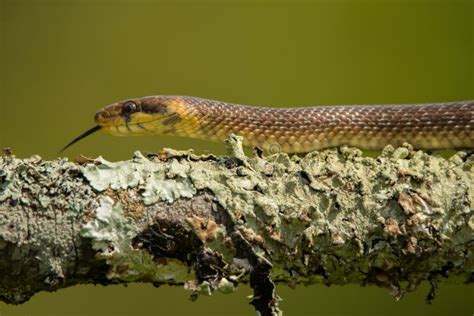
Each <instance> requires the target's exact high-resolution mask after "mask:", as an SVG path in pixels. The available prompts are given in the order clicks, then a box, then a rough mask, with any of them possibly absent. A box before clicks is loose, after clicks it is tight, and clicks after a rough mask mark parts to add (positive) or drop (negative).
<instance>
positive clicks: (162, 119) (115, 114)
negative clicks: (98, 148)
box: [95, 96, 180, 136]
mask: <svg viewBox="0 0 474 316" xmlns="http://www.w3.org/2000/svg"><path fill="white" fill-rule="evenodd" d="M173 105H174V100H173V99H172V98H170V97H166V96H152V97H143V98H137V99H129V100H125V101H121V102H117V103H113V104H111V105H108V106H106V107H104V108H103V109H101V110H100V111H99V112H97V114H96V115H95V121H96V123H97V125H98V126H100V127H101V129H102V130H103V131H104V132H105V133H107V134H110V135H115V136H131V135H144V134H166V132H167V131H168V130H170V126H171V125H173V123H175V122H176V121H179V120H180V116H179V114H178V113H176V112H175V111H174V110H173V108H174V107H173Z"/></svg>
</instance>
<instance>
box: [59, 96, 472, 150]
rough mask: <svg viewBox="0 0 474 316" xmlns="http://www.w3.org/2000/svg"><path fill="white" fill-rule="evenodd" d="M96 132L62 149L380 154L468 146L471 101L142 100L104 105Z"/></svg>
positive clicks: (167, 97)
mask: <svg viewBox="0 0 474 316" xmlns="http://www.w3.org/2000/svg"><path fill="white" fill-rule="evenodd" d="M95 121H96V123H97V126H95V127H93V128H92V129H90V130H88V131H86V132H85V133H84V134H82V135H80V136H79V137H77V138H76V139H74V140H73V141H72V142H71V143H69V144H68V145H66V147H64V149H66V148H67V147H69V146H71V145H72V144H74V143H75V142H77V141H79V140H80V139H82V138H84V137H86V136H87V135H89V134H91V133H93V132H95V131H98V130H102V131H104V132H105V133H107V134H111V135H116V136H130V135H174V136H183V137H191V138H197V139H205V140H211V141H223V140H225V139H226V138H227V137H228V135H229V134H231V133H233V134H236V135H241V136H243V139H244V145H245V146H257V147H259V148H261V149H263V150H266V151H268V152H279V151H282V152H287V153H306V152H309V151H313V150H320V149H324V148H329V147H335V146H342V145H348V146H354V147H359V148H361V149H369V150H380V149H382V148H383V147H385V146H386V145H389V144H390V145H393V146H399V145H401V144H402V143H404V142H408V143H410V144H412V145H413V146H414V147H415V148H418V149H462V148H473V147H474V101H461V102H449V103H432V104H414V105H383V106H381V105H348V106H317V107H300V108H270V107H257V106H244V105H238V104H232V103H226V102H221V101H214V100H207V99H201V98H196V97H187V96H149V97H142V98H136V99H129V100H125V101H121V102H117V103H114V104H111V105H109V106H106V107H104V108H103V109H101V110H100V111H99V112H97V114H96V116H95Z"/></svg>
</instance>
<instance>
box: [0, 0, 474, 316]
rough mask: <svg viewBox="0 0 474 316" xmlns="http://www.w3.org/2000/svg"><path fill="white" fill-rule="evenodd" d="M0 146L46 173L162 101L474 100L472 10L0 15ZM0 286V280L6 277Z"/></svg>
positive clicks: (66, 301)
mask: <svg viewBox="0 0 474 316" xmlns="http://www.w3.org/2000/svg"><path fill="white" fill-rule="evenodd" d="M0 3H1V6H0V17H1V20H0V22H1V29H0V35H1V49H0V54H1V55H0V56H1V58H0V59H1V76H0V80H1V88H0V98H1V99H0V123H1V124H0V147H6V146H8V147H11V148H12V149H13V151H14V153H15V154H16V155H17V156H20V157H28V156H30V155H32V154H39V155H41V156H42V157H44V158H46V159H52V158H55V157H57V151H58V149H59V148H61V147H62V146H63V145H64V144H66V143H67V142H68V141H69V140H71V139H72V138H73V137H75V136H77V135H78V134H79V133H81V132H83V131H84V130H85V129H87V128H89V127H91V126H93V124H94V122H93V116H94V113H95V112H96V111H97V110H98V109H99V108H101V107H102V106H104V105H106V104H109V103H112V102H115V101H118V100H122V99H126V98H129V97H138V96H145V95H153V94H180V95H193V96H200V97H205V98H212V99H218V100H224V101H230V102H236V103H242V104H263V105H273V106H304V105H318V104H351V103H352V104H369V103H413V102H417V103H418V102H433V101H452V100H465V99H474V51H473V49H474V43H473V42H474V1H472V0H468V1H456V0H445V1H435V0H430V1H416V0H413V1H410V0H399V1H375V0H374V1H356V0H354V1H342V0H333V1H311V2H310V1H291V0H287V1H132V0H128V1H127V0H118V1H107V0H102V1H92V0H82V1H79V0H73V1H59V0H58V1H23V0H18V1H14V0H0ZM164 146H166V147H174V148H182V149H187V148H194V149H195V150H196V151H197V152H199V153H206V152H214V153H223V152H224V146H223V145H222V144H212V143H208V142H204V141H196V140H188V139H178V138H171V137H142V138H132V137H131V138H114V137H111V136H106V135H102V134H97V135H93V136H91V137H90V138H88V139H86V140H84V141H82V142H80V143H79V144H77V145H76V146H74V147H72V148H71V149H70V150H68V151H67V152H66V153H65V155H67V156H68V157H70V158H74V157H76V156H77V155H79V154H80V153H82V154H84V155H87V156H97V155H103V156H104V157H105V158H107V159H110V160H117V159H127V158H129V157H130V156H131V155H132V153H133V151H135V150H142V151H157V150H159V149H160V148H161V147H164ZM0 277H1V276H0ZM428 290H429V288H428V286H427V285H424V286H422V287H421V288H420V289H419V290H418V291H417V292H416V293H411V294H409V295H408V296H407V297H406V298H404V299H403V300H402V301H401V302H395V301H394V300H393V299H392V298H391V297H390V295H389V294H388V293H387V292H386V291H385V290H383V289H378V288H373V287H365V288H360V287H357V286H346V287H330V288H327V287H323V286H311V287H298V288H297V289H295V290H291V289H289V288H287V287H285V286H279V288H278V293H279V295H280V296H282V297H283V299H284V301H283V302H282V303H281V306H282V308H283V309H284V310H285V312H286V315H310V314H311V315H315V314H316V313H317V314H318V315H399V314H402V313H403V314H407V315H447V314H453V315H472V313H474V287H473V286H472V285H471V286H465V285H449V284H441V289H440V290H439V291H438V297H437V299H436V300H435V301H434V304H433V305H426V304H425V303H424V297H425V295H426V294H427V292H428ZM250 293H251V291H250V290H249V288H248V287H245V286H241V287H239V289H238V291H237V292H236V293H235V294H233V295H227V296H226V295H219V294H217V295H215V296H213V297H210V298H208V297H204V298H200V299H198V301H197V302H195V303H192V302H190V301H189V300H188V295H189V293H187V292H185V291H184V290H183V289H181V288H170V287H166V286H165V287H161V288H158V289H156V288H153V287H152V286H150V285H147V284H144V285H138V284H133V285H131V286H129V287H127V288H125V287H122V286H113V287H101V286H98V287H94V286H77V287H74V288H69V289H65V290H62V291H59V292H56V293H40V294H38V295H36V296H35V297H33V298H32V300H31V301H29V302H28V303H26V304H23V305H21V306H8V305H6V304H3V303H0V315H2V316H3V315H40V314H41V315H65V314H70V315H112V314H114V315H115V314H122V315H134V314H140V315H186V314H194V315H198V314H202V315H222V314H233V315H253V314H254V312H253V311H252V309H251V307H250V306H249V305H248V304H247V303H248V299H247V298H246V296H247V295H250Z"/></svg>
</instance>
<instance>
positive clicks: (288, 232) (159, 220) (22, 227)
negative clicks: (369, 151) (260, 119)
mask: <svg viewBox="0 0 474 316" xmlns="http://www.w3.org/2000/svg"><path fill="white" fill-rule="evenodd" d="M228 148H229V156H228V157H214V156H212V155H209V156H196V155H194V154H192V152H190V151H185V152H183V151H175V150H172V149H164V150H163V151H162V152H161V153H160V154H158V155H152V156H146V157H145V156H143V155H142V154H141V153H139V152H136V153H135V155H134V157H133V159H132V160H130V161H123V162H109V161H106V160H104V159H103V158H98V159H95V160H94V161H93V162H90V163H87V164H85V165H81V166H79V165H76V164H73V163H70V162H67V161H65V160H58V161H56V162H42V161H41V160H40V159H39V158H37V157H33V158H31V159H30V160H20V159H16V158H14V157H12V156H4V157H3V158H1V160H0V165H1V167H2V168H1V169H0V170H1V171H0V179H1V189H0V224H1V225H0V251H2V249H6V245H7V244H14V243H20V242H24V243H25V240H27V241H26V244H27V245H28V247H31V249H33V248H34V247H35V246H38V247H39V246H40V245H42V243H43V244H44V240H41V239H36V238H39V237H38V236H41V234H43V233H44V234H45V235H46V236H52V237H50V241H48V245H49V244H50V245H54V243H55V242H59V243H63V244H64V248H65V249H70V250H68V251H69V253H67V255H69V256H70V254H71V253H73V254H74V256H75V257H76V259H75V260H76V263H75V265H76V267H75V268H74V269H75V271H76V273H77V271H83V270H82V269H86V268H85V267H77V266H78V263H77V262H78V259H77V258H80V257H81V255H82V253H83V252H84V253H85V250H81V245H82V246H84V247H85V246H86V245H87V243H90V245H91V247H92V249H93V251H94V255H95V258H96V259H97V260H98V261H100V262H103V264H104V265H103V266H100V269H105V275H106V277H107V279H108V280H110V281H111V282H130V281H149V282H155V283H157V284H160V283H171V284H185V287H186V288H188V289H190V290H192V291H193V292H194V293H195V294H199V293H211V292H212V290H215V289H218V290H220V291H222V292H225V293H228V292H232V291H233V289H234V288H235V286H236V285H237V283H238V282H242V281H243V282H249V280H250V283H251V284H252V283H253V284H254V285H255V282H257V281H255V280H259V281H258V282H262V284H266V285H265V286H264V288H263V289H259V288H258V287H257V288H256V291H257V292H258V291H265V289H267V288H272V282H271V280H275V281H280V282H286V283H289V284H297V283H305V284H310V283H325V284H348V283H355V284H362V285H364V284H376V285H378V286H381V287H385V288H388V289H390V290H391V291H392V293H393V294H394V295H395V296H396V297H397V298H399V297H401V296H402V295H403V293H404V292H407V291H411V290H413V289H414V288H416V286H417V285H418V284H419V283H420V282H421V281H423V280H429V281H430V282H432V283H434V282H436V281H438V280H439V279H440V278H441V277H443V276H447V275H450V276H451V279H452V280H456V281H469V280H471V279H470V278H472V275H473V274H474V259H473V256H472V252H473V248H474V216H473V212H472V210H473V206H474V183H473V178H474V156H473V155H472V153H471V154H470V153H468V152H463V151H461V152H458V153H456V154H454V155H453V156H451V157H450V158H448V159H445V158H443V157H439V156H435V155H430V154H427V153H425V152H422V151H416V150H413V148H411V146H409V145H404V146H402V147H399V148H392V147H391V146H387V147H386V148H385V149H384V150H383V152H381V153H380V155H379V156H378V157H376V158H370V157H364V156H363V155H362V152H361V151H360V150H358V149H354V148H346V147H342V148H334V149H329V150H325V151H321V152H312V153H309V154H307V155H305V156H296V155H295V156H289V155H287V154H284V153H277V154H273V155H270V156H267V157H263V156H261V154H260V153H259V152H256V153H255V154H254V155H253V156H251V157H250V156H246V155H245V154H244V151H243V150H242V145H241V139H240V138H239V137H234V136H232V137H230V138H229V140H228ZM32 205H34V210H31V209H30V208H31V206H32ZM12 210H13V211H17V213H14V214H15V215H14V216H12V215H11V214H12V213H8V212H10V211H12ZM41 212H44V214H45V218H46V219H45V220H44V223H45V224H44V226H45V227H50V226H51V225H48V223H51V218H55V219H56V221H58V220H59V223H61V222H64V221H68V225H69V226H68V227H69V228H70V230H69V231H68V234H69V235H67V236H65V234H66V233H65V232H64V231H63V230H60V233H57V232H55V233H54V234H53V233H51V230H48V229H49V228H43V227H41V226H40V225H39V223H40V222H41V220H42V217H41V216H39V215H38V214H43V213H41ZM31 219H34V221H32V220H31ZM48 221H49V222H48ZM53 227H54V225H53ZM51 229H52V230H54V229H56V230H57V227H56V228H51ZM75 232H77V234H78V237H77V238H75V237H74V236H75V235H74V234H75ZM31 236H34V237H31ZM28 238H29V239H28ZM58 238H59V239H61V240H60V241H58ZM66 243H69V244H68V245H66ZM2 245H3V246H2ZM71 245H72V246H71ZM2 247H3V248H2ZM78 249H79V250H78ZM74 251H75V253H74ZM81 251H82V252H81ZM7 255H9V254H7ZM64 256H66V253H64ZM41 258H42V260H41V263H40V265H39V266H40V267H42V268H41V269H43V270H46V269H51V270H52V271H55V272H54V273H53V275H54V276H55V278H56V279H58V278H60V277H59V276H60V275H61V274H62V275H65V274H67V273H66V272H64V270H65V269H66V270H67V268H65V267H68V265H67V264H65V260H67V259H62V258H61V257H60V256H57V255H52V251H50V252H48V251H45V252H44V253H43V254H42V257H41ZM0 261H1V260H0ZM7 261H8V260H6V261H5V264H6V262H7ZM73 261H74V260H71V262H73ZM69 264H73V263H69ZM0 265H1V262H0ZM42 265H45V266H44V267H43V266H42ZM0 267H1V266H0ZM98 269H99V268H98ZM84 271H85V270H84ZM100 271H102V270H100ZM255 271H259V272H258V273H257V274H256V273H255ZM84 273H86V272H84ZM267 274H268V275H267ZM252 278H253V281H252ZM259 278H260V279H259ZM53 279H54V278H53ZM471 281H472V280H471ZM3 291H5V290H3ZM19 292H21V291H20V290H18V293H19ZM257 296H258V295H257ZM261 296H262V295H261ZM263 296H264V295H263ZM274 300H275V301H277V299H276V297H274ZM260 303H261V302H258V299H255V300H254V303H252V304H254V305H258V304H260Z"/></svg>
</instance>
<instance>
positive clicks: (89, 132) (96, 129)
mask: <svg viewBox="0 0 474 316" xmlns="http://www.w3.org/2000/svg"><path fill="white" fill-rule="evenodd" d="M101 128H102V127H101V126H99V125H97V126H94V127H93V128H91V129H89V130H87V131H85V132H84V133H82V134H81V135H79V136H77V137H76V138H74V139H73V140H72V141H71V142H70V143H69V144H67V145H66V146H64V147H63V148H62V149H61V150H60V151H59V153H62V152H63V151H65V150H66V149H68V148H69V147H71V146H72V145H74V144H75V143H77V142H78V141H80V140H81V139H83V138H86V137H87V136H89V135H90V134H92V133H95V132H97V131H98V130H100V129H101Z"/></svg>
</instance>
